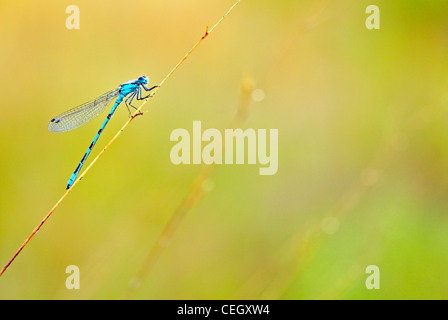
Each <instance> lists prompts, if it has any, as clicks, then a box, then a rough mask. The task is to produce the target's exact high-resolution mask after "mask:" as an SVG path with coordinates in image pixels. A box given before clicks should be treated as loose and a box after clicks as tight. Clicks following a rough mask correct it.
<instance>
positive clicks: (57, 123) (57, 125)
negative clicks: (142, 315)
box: [48, 88, 120, 132]
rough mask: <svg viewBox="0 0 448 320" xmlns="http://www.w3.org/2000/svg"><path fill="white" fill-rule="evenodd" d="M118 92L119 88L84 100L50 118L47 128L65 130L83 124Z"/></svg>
mask: <svg viewBox="0 0 448 320" xmlns="http://www.w3.org/2000/svg"><path fill="white" fill-rule="evenodd" d="M119 94H120V89H118V88H117V89H115V90H112V91H109V92H107V93H105V94H103V95H102V96H100V97H98V98H96V99H95V100H92V101H89V102H86V103H84V104H82V105H80V106H78V107H76V108H73V109H70V110H68V111H66V112H64V113H61V114H60V115H58V116H57V117H54V118H53V119H51V121H50V123H49V124H48V130H50V131H52V132H67V131H70V130H74V129H77V128H79V127H81V126H83V125H85V124H86V123H87V122H89V121H90V120H92V119H94V118H96V117H97V116H99V115H100V114H101V112H103V111H104V109H105V108H106V106H107V105H108V104H109V102H110V101H111V100H112V99H114V98H115V97H117V96H118V95H119Z"/></svg>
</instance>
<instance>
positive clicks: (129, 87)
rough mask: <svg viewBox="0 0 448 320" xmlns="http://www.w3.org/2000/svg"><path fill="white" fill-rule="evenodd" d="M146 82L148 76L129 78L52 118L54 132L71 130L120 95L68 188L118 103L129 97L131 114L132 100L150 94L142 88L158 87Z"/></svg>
mask: <svg viewBox="0 0 448 320" xmlns="http://www.w3.org/2000/svg"><path fill="white" fill-rule="evenodd" d="M146 84H148V77H147V76H141V77H139V78H138V79H135V80H129V81H128V82H125V83H123V84H121V85H120V86H119V87H118V88H117V89H114V90H112V91H109V92H107V93H105V94H103V95H102V96H100V97H98V98H96V99H95V100H92V101H89V102H87V103H84V104H82V105H80V106H78V107H76V108H73V109H71V110H68V111H66V112H64V113H62V114H60V115H58V116H57V117H54V118H53V119H51V121H50V124H49V125H48V130H50V131H52V132H67V131H71V130H74V129H77V128H79V127H81V126H83V125H85V124H86V123H88V122H89V121H90V120H92V119H94V118H96V117H97V116H98V115H100V113H101V112H103V110H104V109H105V108H106V106H107V105H108V104H109V102H110V101H111V100H112V99H114V98H116V97H118V98H117V100H116V101H115V104H114V106H113V107H112V109H111V110H110V112H109V114H108V115H107V118H106V120H104V123H103V125H102V126H101V128H100V130H99V131H98V133H97V134H96V136H95V138H93V141H92V143H91V144H90V146H89V148H88V149H87V151H86V153H85V154H84V156H83V157H82V159H81V161H80V162H79V164H78V166H77V167H76V169H75V171H74V172H73V174H72V176H71V177H70V179H69V180H68V183H67V189H70V187H71V186H72V185H73V183H74V182H75V180H76V177H77V176H78V174H79V172H80V171H81V168H82V166H83V165H84V163H85V162H86V159H87V157H88V156H89V154H90V152H91V151H92V149H93V147H94V146H95V144H96V142H97V141H98V138H99V137H100V135H101V133H102V132H103V130H104V128H105V127H106V125H107V123H108V122H109V120H110V118H112V116H113V114H114V112H115V110H116V109H117V107H118V105H119V104H120V103H121V102H122V101H123V99H124V98H126V97H127V98H126V100H125V101H124V103H125V104H126V107H127V108H128V111H129V115H130V114H131V110H130V109H129V106H131V107H132V108H134V109H137V108H136V107H134V106H133V105H132V100H133V99H134V98H137V100H144V99H146V98H148V97H149V96H150V95H147V96H146V97H143V96H142V88H143V89H145V91H151V90H153V89H155V88H157V86H154V87H152V88H149V89H148V88H147V87H146V86H145V85H146Z"/></svg>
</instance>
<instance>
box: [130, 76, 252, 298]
mask: <svg viewBox="0 0 448 320" xmlns="http://www.w3.org/2000/svg"><path fill="white" fill-rule="evenodd" d="M253 89H254V84H253V81H252V79H251V78H246V79H244V81H243V83H242V86H241V94H240V102H239V106H238V110H237V113H236V115H235V117H234V119H233V120H232V122H231V123H230V127H231V128H237V127H240V126H241V125H242V124H243V123H244V121H245V120H246V119H247V117H248V115H249V106H250V102H251V94H252V91H253ZM223 140H224V138H223ZM221 146H222V150H224V148H225V146H224V143H221ZM221 154H223V152H221ZM214 168H215V165H214V164H211V165H203V166H202V169H201V171H200V172H199V174H198V175H197V176H196V177H195V178H194V180H193V182H192V184H191V186H190V190H189V192H188V194H187V195H186V196H185V197H184V199H183V200H182V202H181V203H180V204H179V206H178V207H177V208H176V210H175V211H174V213H173V215H172V216H171V218H170V220H169V221H168V223H167V224H166V225H165V228H164V229H163V231H162V232H161V233H160V235H159V237H158V238H157V240H156V242H155V244H154V245H153V246H152V248H151V250H150V252H149V254H148V256H147V257H146V259H145V261H144V262H143V264H142V266H141V267H140V270H139V271H138V272H137V274H136V275H135V276H134V278H133V279H132V280H131V281H130V283H129V286H128V289H127V291H126V292H125V295H124V298H125V299H129V298H130V297H131V296H132V295H133V294H135V293H136V291H137V290H138V289H139V288H140V286H141V284H142V282H143V281H144V280H145V278H146V277H147V276H148V274H149V273H150V272H151V270H152V268H153V267H154V265H155V264H156V262H157V260H158V259H159V257H160V255H161V254H162V252H163V251H164V249H165V248H166V247H167V245H168V244H169V243H170V242H171V239H172V237H173V235H174V233H175V232H176V230H177V229H178V227H179V225H180V223H181V222H182V220H183V218H184V217H185V215H186V214H187V213H188V212H189V211H190V210H191V208H193V206H194V205H195V204H197V203H198V200H199V199H200V198H201V197H202V196H203V195H204V194H205V190H204V189H206V188H204V183H205V182H206V181H207V179H208V178H209V177H210V175H211V174H212V172H213V169H214Z"/></svg>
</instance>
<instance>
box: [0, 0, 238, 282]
mask: <svg viewBox="0 0 448 320" xmlns="http://www.w3.org/2000/svg"><path fill="white" fill-rule="evenodd" d="M240 2H241V0H238V1H236V2H235V3H234V4H233V5H232V7H230V9H229V10H228V11H227V12H226V14H225V15H223V16H222V17H221V19H219V20H218V22H216V23H215V24H214V25H213V27H212V28H210V29H209V28H208V26H207V28H206V30H205V34H204V35H203V36H202V38H201V39H199V41H198V42H196V44H195V45H194V46H193V47H192V48H191V49H190V50H189V51H188V52H187V53H186V54H185V56H184V57H183V58H182V59H181V60H180V61H179V62H178V63H177V64H176V65H175V66H174V68H173V69H171V71H170V72H169V73H168V74H167V75H166V77H165V78H164V79H163V80H162V81H161V82H160V84H159V86H158V87H157V88H155V89H154V90H153V91H152V94H151V95H150V96H149V97H148V98H147V99H145V100H144V101H143V103H142V104H141V105H140V106H139V107H138V108H137V110H136V111H135V112H134V114H133V115H132V116H131V117H130V118H129V119H128V120H127V121H126V122H125V124H124V125H123V126H122V127H121V129H120V130H118V132H117V133H116V134H115V135H114V136H113V138H112V139H111V140H110V141H109V142H108V143H107V144H106V146H105V147H104V148H103V149H102V150H101V151H100V152H99V153H98V155H97V156H96V157H95V158H94V159H93V160H92V162H91V163H90V164H89V166H88V167H87V168H86V169H85V170H84V171H83V172H82V173H81V174H80V175H79V177H78V179H76V180H75V182H74V183H73V185H72V186H71V188H70V189H68V190H67V191H66V192H65V193H64V195H63V196H62V197H61V198H60V199H59V200H58V201H57V202H56V204H55V205H54V206H53V208H51V210H50V211H49V212H48V213H47V215H46V216H45V217H44V218H43V219H42V221H41V222H40V223H39V224H38V225H37V227H36V228H34V230H33V231H32V232H31V234H30V235H29V236H28V238H27V239H26V240H25V241H24V242H23V243H22V245H21V246H20V247H19V249H18V250H17V251H16V253H15V254H14V255H13V256H12V258H11V259H10V260H9V261H8V263H7V264H6V265H5V266H4V267H3V269H2V270H1V271H0V277H1V276H2V275H3V273H4V272H5V271H6V270H7V269H8V268H9V266H10V265H11V263H12V262H13V261H14V260H15V258H16V257H17V256H18V255H19V253H20V252H21V251H22V250H23V248H25V246H26V245H27V244H28V242H29V241H30V240H31V238H32V237H33V236H34V235H35V234H36V233H37V232H38V231H39V230H40V228H41V227H42V225H43V224H44V223H45V221H47V220H48V218H50V216H51V215H52V213H53V212H54V211H55V210H56V208H57V207H58V206H59V205H60V204H61V202H62V201H63V200H64V199H65V198H66V197H67V196H68V195H69V193H70V192H71V191H72V190H73V188H74V187H76V185H77V184H78V182H79V181H81V180H82V178H83V177H84V176H85V175H86V174H87V172H88V171H89V170H90V168H92V166H93V165H94V164H95V163H96V161H97V160H98V159H99V158H100V157H101V156H102V155H103V154H104V152H105V151H106V150H107V149H108V148H109V147H110V145H111V144H112V143H114V141H115V140H116V139H117V138H118V137H119V136H120V135H121V133H122V132H123V131H124V130H125V129H126V128H127V127H128V126H129V124H130V123H131V121H132V120H134V118H135V117H137V116H139V115H141V114H142V112H141V111H140V110H141V109H142V108H143V106H144V105H145V104H146V103H147V102H148V101H149V98H150V97H153V96H154V95H155V94H156V93H157V91H158V90H159V89H160V87H161V86H162V85H163V84H164V83H165V82H166V81H167V80H168V78H169V77H171V75H172V74H173V73H174V72H175V71H176V70H177V69H178V68H179V67H180V65H181V64H182V63H183V62H184V61H185V60H186V59H187V58H188V56H189V55H190V54H191V53H192V52H193V51H194V50H195V49H196V48H197V47H198V46H199V44H200V43H201V42H202V41H203V40H204V39H205V38H206V37H207V36H208V35H209V34H210V33H212V32H213V30H214V29H215V28H216V27H217V26H218V25H219V24H220V23H221V21H222V20H224V18H226V17H227V16H228V15H229V14H230V12H231V11H232V10H233V8H234V7H235V6H236V5H237V4H238V3H240Z"/></svg>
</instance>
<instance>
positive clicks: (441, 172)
mask: <svg viewBox="0 0 448 320" xmlns="http://www.w3.org/2000/svg"><path fill="white" fill-rule="evenodd" d="M233 2H234V1H233V0H225V1H224V0H220V1H206V0H190V1H180V0H165V1H143V0H141V1H136V0H129V1H106V0H95V1H91V0H90V1H87V0H76V1H60V0H57V1H56V0H53V1H44V2H42V1H41V2H38V1H30V0H26V1H25V0H24V1H2V2H1V3H0V39H2V44H1V49H0V70H1V73H0V90H1V93H2V94H1V97H2V100H1V107H0V139H1V140H0V141H1V158H0V177H1V180H0V264H1V266H3V265H4V264H6V263H7V262H8V260H9V259H10V258H11V257H12V255H13V254H14V252H15V251H16V250H17V249H18V247H19V246H20V244H21V243H22V242H23V240H25V239H26V237H27V236H28V235H29V234H30V232H31V231H32V230H33V229H34V227H35V226H36V225H37V224H38V223H39V222H40V221H41V219H42V218H43V217H44V216H45V215H46V214H47V212H48V211H49V210H50V209H51V207H52V206H53V205H54V203H55V202H56V201H57V200H58V199H59V198H60V196H62V195H63V193H64V188H65V185H66V181H67V179H68V178H69V176H70V174H71V173H72V171H73V170H74V168H75V166H76V165H77V163H78V161H79V160H80V158H81V157H82V154H83V153H84V152H85V149H86V148H87V146H88V144H89V143H90V142H91V140H92V138H93V136H94V135H95V133H96V131H97V130H98V128H99V126H100V125H101V123H102V121H103V119H104V117H105V116H106V114H105V113H104V114H103V115H102V116H100V117H99V119H97V120H95V121H93V122H92V123H90V124H88V125H86V126H85V127H82V128H80V129H78V130H76V131H72V132H69V133H65V134H54V133H51V132H49V131H47V124H48V122H49V120H50V119H51V118H52V117H54V116H55V115H57V114H59V113H61V112H63V111H65V110H67V109H69V108H71V107H75V106H77V105H79V104H81V103H84V102H86V101H88V100H90V99H93V98H95V97H96V96H99V95H101V94H103V93H104V92H107V91H109V90H111V89H113V88H115V87H117V86H118V85H119V84H120V83H122V82H125V81H127V80H129V79H134V78H136V77H138V76H139V75H141V74H147V75H148V76H149V78H150V85H155V84H158V83H159V82H160V81H161V80H162V79H163V78H164V77H165V75H166V74H167V73H168V72H169V71H170V70H171V68H172V67H173V66H174V65H175V64H176V63H177V62H178V61H179V59H180V58H182V56H183V55H184V54H185V53H186V52H187V51H188V50H189V49H190V48H191V46H192V45H193V44H194V43H195V42H196V41H197V40H199V38H200V37H201V36H202V35H203V33H204V31H205V27H206V26H207V25H210V26H211V25H213V24H214V23H215V22H216V21H217V20H218V19H219V18H220V17H221V16H222V15H223V14H224V13H225V12H226V11H227V10H228V8H229V7H230V6H231V5H232V4H233ZM72 4H74V5H77V6H78V7H79V9H80V29H79V30H68V29H67V28H66V27H65V20H66V18H67V17H68V14H66V13H65V9H66V7H67V6H68V5H72ZM371 4H375V5H377V6H378V7H379V8H380V12H381V29H380V30H367V29H366V27H365V19H366V18H367V16H368V15H367V14H366V13H365V10H366V7H367V6H368V5H371ZM447 17H448V2H447V1H446V0H432V1H426V0H414V1H404V0H401V1H398V0H397V1H384V0H376V1H363V0H361V1H353V0H341V1H327V0H322V1H318V0H316V1H311V0H310V1H294V0H290V1H287V0H282V1H267V0H257V1H255V0H243V1H242V2H241V3H240V4H239V5H238V6H237V7H236V8H235V9H234V11H233V12H232V13H231V15H230V16H228V18H226V19H225V20H224V21H223V22H222V24H220V25H219V26H218V27H217V29H216V30H215V31H214V32H213V33H212V34H211V35H210V37H208V38H207V39H206V40H205V41H204V42H203V43H202V44H201V45H200V46H199V47H198V48H197V50H196V51H194V52H193V54H192V55H191V56H190V57H189V58H188V59H187V61H186V62H185V64H183V65H182V66H181V68H180V69H179V70H177V71H176V73H174V74H173V76H172V77H171V78H170V79H169V80H168V81H167V82H166V84H165V85H164V86H163V87H162V88H161V89H160V90H159V91H158V93H157V95H156V96H155V97H154V98H153V99H152V100H151V101H149V103H147V104H146V105H145V106H144V108H143V110H146V111H148V112H147V113H145V114H144V116H143V117H138V118H136V119H135V120H134V121H133V122H132V124H131V126H130V127H129V128H128V129H127V130H126V131H125V132H124V133H123V134H122V135H121V136H120V138H119V139H118V140H117V141H116V142H115V143H114V144H113V145H112V146H111V148H110V149H109V150H108V151H107V152H106V153H105V154H104V156H103V157H101V158H100V160H99V161H98V162H97V163H96V165H95V166H94V167H93V168H92V170H91V171H90V172H89V173H88V174H87V175H86V177H85V178H84V179H83V180H82V181H81V182H80V183H79V184H78V185H77V186H76V188H74V189H73V191H72V192H71V193H70V195H69V196H68V197H67V198H66V199H65V201H64V202H63V203H62V204H61V205H60V206H59V208H58V209H57V210H56V211H55V213H54V214H53V216H51V218H50V219H49V220H48V221H47V222H46V223H45V224H44V226H43V227H42V229H41V230H40V232H39V233H38V234H37V235H36V236H35V237H34V238H33V239H32V240H31V242H30V243H29V244H28V245H27V247H26V248H25V249H24V250H23V251H22V253H21V254H20V255H19V256H18V257H17V259H16V260H15V261H14V262H13V264H12V265H11V266H10V268H9V269H8V270H7V271H6V272H5V273H4V275H3V276H2V277H1V278H0V298H2V299H120V298H123V297H124V296H126V293H128V297H131V298H136V299H430V298H431V299H446V298H448V293H447V287H448V272H447V271H446V270H447V265H448V254H447V247H448V232H447V229H448V217H447V210H448V200H447V192H448V148H447V145H448V134H447V128H448V118H447V116H448V112H447V104H448V78H447V71H448V67H447V63H446V61H447V60H446V57H447V54H448V40H447V37H446V34H447V32H448V19H447ZM247 84H252V85H253V89H260V90H262V92H264V99H263V100H261V101H250V111H249V116H248V118H247V120H246V121H245V122H244V124H243V125H242V127H243V128H255V129H258V128H265V129H279V169H278V173H277V174H276V175H273V176H260V175H258V168H259V166H258V165H220V166H216V167H214V168H213V171H211V172H209V176H208V178H207V179H206V181H205V182H204V185H205V186H206V187H204V188H203V192H202V193H201V194H200V195H199V196H197V198H196V199H195V200H196V202H195V205H194V206H193V207H192V208H191V209H188V210H186V211H185V217H184V219H182V220H180V221H179V223H178V227H177V228H176V229H175V230H174V231H173V232H172V236H171V237H170V241H169V244H168V245H166V244H167V243H165V242H166V241H165V242H164V241H163V239H161V240H160V239H159V236H160V234H161V232H162V230H163V229H164V228H165V226H166V225H167V223H169V221H170V219H171V218H172V216H173V214H174V212H175V210H176V208H178V207H179V205H180V204H181V203H182V201H183V199H184V198H185V197H188V196H189V192H190V190H191V185H192V183H193V181H195V179H197V176H198V174H199V175H200V173H201V172H202V170H203V168H202V167H201V166H200V165H190V166H188V165H181V166H175V165H173V164H172V163H171V161H170V158H169V155H170V149H171V147H172V146H173V145H174V143H173V142H170V140H169V136H170V133H171V132H172V131H173V130H174V129H177V128H185V129H188V130H190V131H191V128H192V121H193V120H201V121H202V127H203V129H206V128H218V129H221V130H223V129H224V128H228V127H229V124H230V123H231V121H232V119H233V118H234V116H235V114H236V113H237V109H238V105H240V103H241V102H240V101H241V100H244V99H242V95H243V96H244V95H248V94H250V93H248V92H247V88H249V87H250V86H249V87H248V86H247ZM242 86H243V88H246V91H244V90H243V91H242ZM257 92H260V91H259V90H258V91H257ZM245 103H246V104H247V103H248V101H246V102H245ZM127 116H128V113H127V110H126V108H124V107H122V106H121V107H120V108H119V109H118V111H117V112H116V114H115V116H114V118H113V119H112V121H111V122H110V123H109V125H108V127H107V129H106V130H105V132H104V134H103V136H102V137H101V139H100V140H99V142H98V144H97V146H96V148H95V149H94V151H93V154H92V156H91V159H93V156H95V155H96V154H97V153H98V152H99V151H100V150H101V148H102V147H103V146H104V144H105V143H106V142H107V141H108V140H109V139H110V138H111V137H112V136H113V135H114V134H115V133H116V132H117V130H118V129H119V128H120V127H121V126H122V124H123V123H124V122H125V121H126V120H127ZM91 159H90V160H91ZM159 240H160V241H159ZM156 243H162V244H163V245H164V246H163V247H162V249H161V250H160V252H159V253H160V255H159V256H158V259H156V260H155V263H154V265H153V267H152V268H150V269H147V270H146V271H145V272H144V273H146V276H145V277H143V278H142V279H141V280H143V281H142V282H141V284H140V287H139V288H138V290H135V291H132V292H131V293H130V294H129V283H130V282H132V281H131V280H132V279H133V278H135V277H136V275H137V274H138V273H139V272H141V271H139V270H142V268H143V269H145V268H144V267H143V266H144V263H145V262H144V261H146V259H147V256H148V254H149V252H150V250H151V248H152V247H153V246H154V245H155V244H156ZM68 265H77V266H78V267H79V268H80V272H81V289H80V290H68V289H66V287H65V280H66V278H67V276H68V275H67V274H66V273H65V268H66V267H67V266H68ZM368 265H377V266H378V267H379V268H380V272H381V273H380V281H381V282H380V286H381V288H380V289H379V290H367V289H366V286H365V280H366V278H367V276H368V275H367V274H366V273H365V269H366V267H367V266H368Z"/></svg>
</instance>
